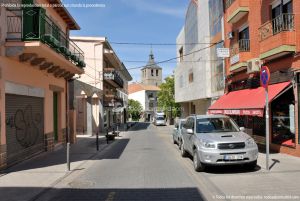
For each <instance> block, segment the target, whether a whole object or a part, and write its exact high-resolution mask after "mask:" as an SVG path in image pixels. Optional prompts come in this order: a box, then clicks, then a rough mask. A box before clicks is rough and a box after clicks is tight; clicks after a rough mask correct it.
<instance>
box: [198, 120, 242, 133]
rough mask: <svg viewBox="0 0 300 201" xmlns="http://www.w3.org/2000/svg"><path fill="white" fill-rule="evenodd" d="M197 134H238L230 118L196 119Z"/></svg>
mask: <svg viewBox="0 0 300 201" xmlns="http://www.w3.org/2000/svg"><path fill="white" fill-rule="evenodd" d="M196 131H197V133H218V132H238V131H239V129H238V127H237V126H236V125H235V123H234V122H233V120H232V119H230V118H203V119H197V126H196Z"/></svg>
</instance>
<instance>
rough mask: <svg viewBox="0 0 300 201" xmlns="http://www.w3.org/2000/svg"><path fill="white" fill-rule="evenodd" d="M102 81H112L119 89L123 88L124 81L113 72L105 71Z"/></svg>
mask: <svg viewBox="0 0 300 201" xmlns="http://www.w3.org/2000/svg"><path fill="white" fill-rule="evenodd" d="M104 79H105V80H112V81H113V82H115V83H116V84H117V85H118V86H119V87H121V88H123V86H124V81H123V79H122V78H121V76H120V75H119V74H118V73H117V72H116V71H115V70H114V71H110V72H108V71H106V72H105V73H104Z"/></svg>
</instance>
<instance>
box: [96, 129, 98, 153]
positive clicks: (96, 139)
mask: <svg viewBox="0 0 300 201" xmlns="http://www.w3.org/2000/svg"><path fill="white" fill-rule="evenodd" d="M96 146H97V147H96V148H97V151H99V133H98V132H97V133H96Z"/></svg>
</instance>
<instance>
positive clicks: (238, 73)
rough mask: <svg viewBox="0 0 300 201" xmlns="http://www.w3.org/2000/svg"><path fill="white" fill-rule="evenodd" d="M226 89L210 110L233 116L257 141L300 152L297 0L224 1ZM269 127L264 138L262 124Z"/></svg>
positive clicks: (299, 40)
mask: <svg viewBox="0 0 300 201" xmlns="http://www.w3.org/2000/svg"><path fill="white" fill-rule="evenodd" d="M224 5H225V6H224V24H225V47H228V48H230V50H231V51H230V52H231V55H230V58H229V59H226V74H227V77H226V92H227V94H226V95H224V96H223V97H221V98H220V99H219V100H218V101H217V102H216V104H215V105H213V106H212V107H211V108H210V112H211V113H224V114H228V115H230V116H232V117H233V118H234V119H236V120H237V122H238V124H239V125H240V126H244V127H245V128H246V131H247V132H248V133H249V134H250V135H252V136H253V137H254V138H255V139H256V140H257V142H259V143H261V144H264V143H265V141H266V140H269V141H270V143H271V149H273V150H275V151H280V152H284V153H289V154H292V155H297V156H300V146H299V139H300V138H299V109H298V108H299V104H298V98H299V85H298V83H299V79H298V78H299V73H298V72H299V68H300V63H299V49H300V46H299V45H300V43H299V42H300V37H299V30H300V24H299V21H300V16H299V15H297V13H298V12H299V11H300V2H299V1H296V0H263V1H260V0H251V1H250V0H235V1H234V0H224ZM262 65H265V66H268V67H269V69H270V73H271V77H270V86H269V96H270V102H269V107H270V114H269V115H270V121H269V122H266V121H265V107H264V89H263V88H262V87H260V78H259V71H260V67H261V66H262ZM266 124H269V125H270V128H271V134H270V139H266V138H265V135H266V133H265V125H266Z"/></svg>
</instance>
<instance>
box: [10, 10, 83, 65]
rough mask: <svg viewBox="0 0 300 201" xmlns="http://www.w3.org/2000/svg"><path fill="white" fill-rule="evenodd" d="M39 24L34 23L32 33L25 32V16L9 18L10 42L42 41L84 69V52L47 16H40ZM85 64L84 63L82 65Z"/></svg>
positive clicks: (31, 28)
mask: <svg viewBox="0 0 300 201" xmlns="http://www.w3.org/2000/svg"><path fill="white" fill-rule="evenodd" d="M38 15H39V16H38V22H37V24H35V23H33V24H32V27H30V28H29V29H30V32H26V31H24V28H23V27H24V26H27V27H26V29H27V31H28V26H29V25H25V24H24V16H23V14H22V15H19V16H7V40H8V41H12V40H13V41H16V40H20V41H21V40H22V41H35V40H40V41H42V42H43V43H46V44H47V45H49V46H50V47H51V48H53V49H54V50H55V51H57V52H58V53H61V54H62V55H63V56H65V57H66V59H68V60H71V61H73V62H74V63H75V64H76V65H78V66H80V67H84V66H83V65H82V64H83V63H84V52H83V51H82V50H81V49H80V48H79V47H78V46H77V45H76V44H75V43H74V42H73V41H72V40H71V39H70V38H69V37H68V36H67V35H66V34H65V33H64V32H63V31H62V30H60V29H59V27H58V26H57V25H56V24H55V23H54V22H53V21H52V20H51V19H50V18H49V17H47V16H43V15H41V14H38ZM82 62H83V63H82Z"/></svg>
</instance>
